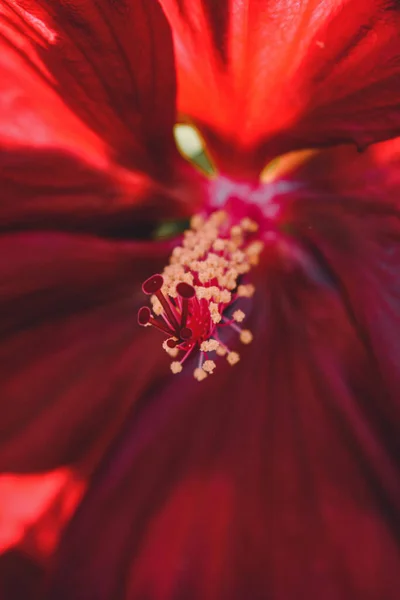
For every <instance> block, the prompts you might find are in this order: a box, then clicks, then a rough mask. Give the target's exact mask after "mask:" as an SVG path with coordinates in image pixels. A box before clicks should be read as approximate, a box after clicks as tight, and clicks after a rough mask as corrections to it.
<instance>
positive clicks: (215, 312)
mask: <svg viewBox="0 0 400 600" xmlns="http://www.w3.org/2000/svg"><path fill="white" fill-rule="evenodd" d="M209 311H210V315H211V320H212V322H213V323H215V324H217V323H220V322H221V320H222V315H221V313H220V312H219V309H218V304H216V303H215V302H210V306H209Z"/></svg>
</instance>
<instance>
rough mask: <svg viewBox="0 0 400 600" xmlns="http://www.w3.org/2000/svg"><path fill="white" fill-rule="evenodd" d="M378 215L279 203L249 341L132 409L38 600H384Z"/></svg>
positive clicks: (394, 468)
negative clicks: (201, 376) (233, 360)
mask: <svg viewBox="0 0 400 600" xmlns="http://www.w3.org/2000/svg"><path fill="white" fill-rule="evenodd" d="M381 200H382V199H379V201H378V200H377V199H376V198H374V197H372V196H371V198H369V199H368V198H365V197H362V196H361V195H356V194H349V195H348V196H343V197H340V196H338V195H337V194H336V196H335V195H334V194H329V195H328V196H327V197H324V196H323V195H322V194H317V193H315V194H314V195H313V194H312V192H311V191H310V190H306V191H304V190H303V192H299V194H298V196H297V197H296V196H294V195H291V196H290V197H289V198H288V201H287V205H286V207H285V210H284V211H283V212H282V213H281V225H282V234H283V232H285V238H284V239H283V238H281V239H280V240H279V241H278V242H276V243H275V244H271V246H270V248H269V250H268V253H267V254H266V256H265V263H264V266H263V270H262V272H261V273H260V275H259V277H258V279H257V290H256V295H255V297H254V299H253V300H252V301H251V302H252V304H251V314H250V317H249V321H248V323H247V322H246V326H249V328H250V329H251V330H252V331H253V333H254V341H253V343H252V344H251V345H250V346H248V347H245V348H243V347H242V350H241V360H240V363H239V364H238V365H236V366H234V367H230V366H229V365H228V364H227V363H226V362H225V361H224V360H223V359H219V362H218V365H217V368H216V371H215V374H213V375H212V376H210V377H208V379H207V380H206V381H204V382H202V383H201V384H199V383H198V382H196V381H195V380H194V379H193V378H192V374H191V370H192V368H193V367H194V366H195V364H192V365H189V366H188V367H187V368H185V369H184V371H183V373H182V374H181V375H178V376H171V378H170V380H169V382H165V384H164V386H163V387H162V388H157V389H155V390H149V391H148V392H147V393H146V394H145V395H144V397H143V398H142V401H141V402H140V404H138V405H136V406H135V408H134V410H133V412H132V414H131V417H130V419H129V420H128V421H127V422H126V426H125V429H124V432H123V433H122V434H121V435H120V436H119V439H118V440H116V442H115V444H114V446H113V448H112V449H111V450H110V452H109V454H108V457H107V458H106V459H105V460H104V462H103V464H102V467H101V468H100V469H99V471H98V472H97V475H96V476H95V478H94V480H93V482H92V487H91V489H90V490H89V492H88V494H87V496H86V499H85V500H84V502H83V504H82V505H81V507H80V509H79V511H78V513H77V514H76V516H75V518H74V520H73V521H72V522H71V524H70V526H69V528H68V530H67V532H66V535H65V537H64V540H63V542H62V545H61V549H60V552H59V555H58V559H57V561H56V566H57V572H56V575H55V578H54V580H53V583H52V584H51V586H50V591H49V596H48V597H49V598H51V599H52V600H53V599H54V600H55V599H57V600H95V599H96V600H103V599H104V600H108V599H109V598H113V599H115V600H119V599H124V600H186V599H187V598H190V599H191V600H214V599H215V600H243V598H252V599H254V600H265V599H266V598H268V599H269V600H298V599H299V598H303V597H304V598H306V597H307V598H324V600H365V599H368V600H382V598H385V600H396V599H397V597H398V587H399V583H400V576H399V572H400V530H399V514H400V483H399V481H400V479H399V467H400V465H399V456H400V454H399V450H400V447H399V436H398V431H399V423H400V404H399V392H400V381H399V376H398V369H397V368H396V365H398V362H399V355H400V346H399V335H398V332H399V326H400V323H399V319H398V316H399V301H400V288H399V285H398V269H399V264H400V246H399V235H400V221H399V219H398V216H399V215H398V212H397V210H396V209H395V208H394V206H393V205H390V204H388V203H386V204H385V203H382V201H381ZM304 255H306V256H307V258H308V260H307V261H304V260H299V258H301V257H302V256H304ZM243 302H245V301H243ZM247 302H248V301H247ZM226 341H227V343H228V342H229V346H230V347H232V348H234V349H235V350H236V349H237V348H236V345H235V338H234V337H231V338H230V339H229V340H226ZM194 363H195V361H194Z"/></svg>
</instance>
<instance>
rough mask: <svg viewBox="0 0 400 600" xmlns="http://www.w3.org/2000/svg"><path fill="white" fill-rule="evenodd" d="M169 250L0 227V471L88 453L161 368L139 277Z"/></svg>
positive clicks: (50, 464) (163, 361) (47, 465)
mask: <svg viewBox="0 0 400 600" xmlns="http://www.w3.org/2000/svg"><path fill="white" fill-rule="evenodd" d="M169 252H170V248H169V246H166V245H164V244H163V245H161V246H158V245H157V244H156V243H154V242H152V243H122V242H115V241H114V242H107V241H102V240H100V239H98V238H95V237H90V236H83V235H75V236H73V235H67V234H61V233H44V232H41V233H31V234H29V233H21V234H10V235H3V236H2V237H0V291H1V293H0V313H1V320H0V364H1V378H0V415H1V418H0V471H20V470H23V471H30V470H36V469H42V470H43V469H52V468H54V467H55V466H58V465H59V464H62V463H69V462H72V461H82V460H86V459H87V460H88V461H90V460H92V459H93V455H96V453H101V451H102V450H103V448H104V445H105V444H106V443H107V442H108V440H109V438H110V436H112V434H113V432H114V431H115V428H117V427H118V426H119V424H120V423H121V421H122V420H123V418H124V415H125V414H126V412H127V410H128V409H129V407H130V406H132V404H133V403H134V402H135V400H136V399H137V397H138V396H139V395H140V393H141V392H142V389H143V388H144V387H146V386H147V385H149V383H150V382H151V381H154V380H155V378H157V376H158V375H162V373H163V369H165V370H168V360H167V357H166V356H165V354H164V353H163V352H162V350H161V349H160V339H159V337H158V336H157V332H150V333H149V332H148V331H147V330H146V331H144V330H143V329H142V328H140V327H139V325H138V324H137V320H136V315H137V310H138V308H139V307H140V305H141V304H142V303H143V295H142V292H141V287H140V284H141V281H143V279H144V278H145V277H146V275H148V274H150V273H152V272H154V271H156V270H159V269H160V268H161V267H162V266H163V265H164V264H165V262H166V260H167V257H168V254H169ZM155 346H156V348H157V351H155ZM90 453H91V455H90Z"/></svg>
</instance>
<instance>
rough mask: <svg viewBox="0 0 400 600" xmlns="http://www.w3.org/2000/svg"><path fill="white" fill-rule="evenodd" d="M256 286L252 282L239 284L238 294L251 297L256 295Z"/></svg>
mask: <svg viewBox="0 0 400 600" xmlns="http://www.w3.org/2000/svg"><path fill="white" fill-rule="evenodd" d="M254 292H255V287H254V285H252V284H251V283H248V284H246V285H239V287H238V289H237V295H238V296H240V297H241V298H251V297H252V296H253V295H254Z"/></svg>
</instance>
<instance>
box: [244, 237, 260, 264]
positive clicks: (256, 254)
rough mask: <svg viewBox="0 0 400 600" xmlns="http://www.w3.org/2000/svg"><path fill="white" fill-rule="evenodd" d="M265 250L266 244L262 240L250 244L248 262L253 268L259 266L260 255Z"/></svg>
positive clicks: (247, 251)
mask: <svg viewBox="0 0 400 600" xmlns="http://www.w3.org/2000/svg"><path fill="white" fill-rule="evenodd" d="M263 249H264V243H263V242H261V241H260V240H256V241H255V242H252V243H251V244H249V246H247V248H246V254H247V258H248V261H249V263H250V264H251V265H252V266H255V265H258V263H259V260H260V254H261V252H262V251H263Z"/></svg>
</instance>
